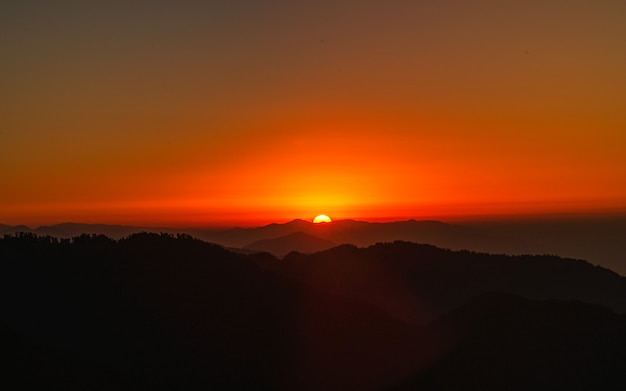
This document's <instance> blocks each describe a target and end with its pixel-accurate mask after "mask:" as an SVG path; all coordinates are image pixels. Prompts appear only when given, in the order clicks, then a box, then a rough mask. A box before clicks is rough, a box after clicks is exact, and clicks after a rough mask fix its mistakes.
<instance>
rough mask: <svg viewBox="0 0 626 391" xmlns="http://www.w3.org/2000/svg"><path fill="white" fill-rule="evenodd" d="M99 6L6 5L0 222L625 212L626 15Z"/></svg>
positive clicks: (564, 7)
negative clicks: (625, 104)
mask: <svg viewBox="0 0 626 391" xmlns="http://www.w3.org/2000/svg"><path fill="white" fill-rule="evenodd" d="M86 3H88V2H75V3H74V4H72V2H64V3H63V4H60V5H59V4H56V5H52V4H50V3H49V2H15V4H13V5H3V6H2V8H3V9H2V12H0V14H1V16H0V50H2V53H3V59H4V60H3V61H2V62H0V85H1V86H2V88H0V183H1V192H0V223H4V224H30V225H39V224H52V223H59V222H64V221H77V222H102V223H123V224H148V225H179V226H182V225H206V226H210V225H253V224H264V223H270V222H273V221H285V220H289V219H292V218H312V217H313V216H315V215H316V214H319V213H325V214H328V215H330V216H331V217H333V218H357V219H358V218H363V219H366V218H367V219H392V218H393V219H395V218H431V217H436V218H441V219H446V218H448V219H452V218H463V216H465V217H470V216H500V215H519V214H544V213H595V212H602V213H624V211H626V157H625V156H626V155H625V154H624V152H623V150H624V146H626V110H624V107H623V106H624V102H626V73H624V69H626V40H625V39H624V37H626V3H621V2H615V1H596V2H588V1H573V0H572V1H565V0H563V1H550V2H528V1H512V2H506V5H504V4H503V3H504V2H500V1H476V2H464V1H463V2H461V1H442V2H437V4H436V5H435V4H430V5H426V4H425V3H426V2H408V1H388V2H379V1H362V2H353V1H320V2H314V3H311V4H310V5H303V4H293V3H294V2H287V1H268V2H265V3H264V4H263V5H261V4H249V3H250V2H237V1H229V2H226V1H224V2H220V1H217V2H211V4H185V5H181V4H179V3H177V2H159V4H158V5H155V4H153V3H154V2H148V1H138V2H107V4H97V5H96V4H86ZM547 3H549V4H547Z"/></svg>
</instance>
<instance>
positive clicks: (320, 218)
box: [313, 215, 332, 224]
mask: <svg viewBox="0 0 626 391" xmlns="http://www.w3.org/2000/svg"><path fill="white" fill-rule="evenodd" d="M331 221H332V220H331V219H330V217H328V216H326V215H318V216H315V218H314V219H313V222H314V223H315V224H317V223H330V222H331Z"/></svg>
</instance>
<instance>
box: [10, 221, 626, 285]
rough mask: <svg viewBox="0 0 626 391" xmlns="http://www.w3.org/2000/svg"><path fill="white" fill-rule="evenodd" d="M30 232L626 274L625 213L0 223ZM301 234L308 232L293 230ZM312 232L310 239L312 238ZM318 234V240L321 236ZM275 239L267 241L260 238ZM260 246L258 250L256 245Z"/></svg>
mask: <svg viewBox="0 0 626 391" xmlns="http://www.w3.org/2000/svg"><path fill="white" fill-rule="evenodd" d="M15 232H33V233H36V234H39V235H50V236H54V237H59V238H70V237H73V236H77V235H80V234H82V233H88V234H104V235H107V236H108V237H111V238H114V239H120V238H123V237H126V236H128V235H130V234H133V233H138V232H155V233H161V232H163V233H173V234H175V233H186V234H190V235H192V236H194V237H196V238H199V239H202V240H205V241H208V242H212V243H217V244H220V245H223V246H225V247H228V248H244V247H245V248H247V249H249V250H250V249H253V250H254V251H257V250H259V251H268V252H270V253H273V254H274V255H276V256H279V257H280V256H284V255H285V254H288V253H289V252H291V251H298V252H305V253H307V252H312V251H319V250H323V249H325V248H324V247H325V246H326V245H325V244H322V243H323V240H325V241H329V242H328V243H327V244H328V245H330V242H332V243H334V244H353V245H356V246H360V247H363V246H370V245H373V244H376V243H378V242H392V241H394V240H404V241H411V242H417V243H426V244H432V245H435V246H438V247H442V248H448V249H453V250H462V249H466V250H471V251H480V252H488V253H503V254H518V255H521V254H535V255H542V254H552V255H558V256H563V257H569V258H577V259H585V260H588V261H590V262H592V263H594V264H598V265H602V266H604V267H607V268H609V269H611V270H614V271H616V272H618V273H620V274H622V275H626V218H612V219H609V218H606V219H600V218H594V219H582V218H581V219H573V218H569V219H565V218H563V219H552V220H536V221H521V220H520V221H491V222H474V223H464V224H450V223H444V222H439V221H417V220H407V221H396V222H385V223H372V222H365V221H356V220H338V221H334V222H332V223H321V224H313V223H311V222H309V221H305V220H300V219H296V220H292V221H290V222H287V223H284V224H269V225H266V226H262V227H253V228H228V229H200V228H189V229H181V228H167V227H161V228H155V227H133V226H122V225H104V224H76V223H64V224H57V225H52V226H42V227H38V228H35V229H31V228H29V227H27V226H23V225H22V226H8V225H2V224H0V235H2V234H13V233H15ZM295 233H302V234H306V235H309V236H307V237H308V239H307V240H304V239H303V238H304V236H302V235H300V236H298V235H295V236H289V235H292V234H295ZM311 236H313V237H315V238H311ZM320 239H321V240H320ZM267 240H273V241H274V242H273V244H271V242H261V243H259V241H267ZM259 245H261V247H258V246H259Z"/></svg>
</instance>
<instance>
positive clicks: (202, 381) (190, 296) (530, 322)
mask: <svg viewBox="0 0 626 391" xmlns="http://www.w3.org/2000/svg"><path fill="white" fill-rule="evenodd" d="M0 267H1V273H0V305H1V308H2V309H3V311H2V313H1V314H0V343H1V344H2V347H3V349H2V353H1V354H2V358H3V359H4V360H3V361H4V362H8V363H9V364H8V365H5V366H4V367H2V373H1V374H2V378H3V379H4V381H6V382H9V381H11V380H13V381H19V383H18V384H21V385H22V386H23V387H22V388H23V389H26V388H33V387H35V388H43V387H45V388H51V389H81V390H82V389H137V388H151V389H191V388H201V389H255V390H259V389H267V390H320V389H324V390H344V389H351V390H352V389H354V390H382V389H393V388H394V387H400V389H433V388H442V387H443V388H455V387H456V389H461V388H463V389H467V388H472V387H473V388H474V389H486V388H489V387H491V389H516V385H517V384H518V382H516V381H513V380H506V379H510V378H512V379H515V378H520V379H523V381H522V382H521V383H519V384H522V385H528V386H529V387H530V386H532V387H531V388H535V389H536V388H542V387H543V388H546V389H547V388H548V387H549V386H550V385H553V384H557V385H562V384H585V385H607V384H616V383H617V382H619V381H620V379H621V378H622V377H621V375H620V376H618V375H617V373H621V372H623V371H624V370H626V365H625V364H624V355H623V353H622V352H624V351H626V343H625V341H624V335H626V332H625V330H626V329H625V325H626V322H625V321H624V319H623V316H622V315H618V314H616V313H615V312H613V311H612V310H611V309H609V307H610V308H612V309H613V310H620V311H621V310H623V309H624V308H623V304H624V299H625V297H626V294H625V292H626V284H625V283H624V278H622V277H620V276H618V275H616V274H614V273H612V272H610V271H608V270H605V269H602V268H597V267H594V266H591V265H589V264H587V263H586V262H583V261H574V260H564V259H560V258H555V257H504V256H491V255H486V254H476V253H470V252H452V251H446V250H441V249H437V248H435V247H432V246H422V245H416V244H411V243H403V242H398V243H393V244H384V245H377V246H373V247H370V248H366V249H358V248H355V247H352V246H340V247H337V248H334V249H331V250H328V251H325V252H321V253H317V254H312V255H302V254H291V255H289V256H288V257H286V258H285V259H283V260H279V259H277V258H275V257H273V256H271V255H269V254H255V255H241V254H235V253H232V252H229V251H227V250H225V249H224V248H222V247H220V246H216V245H212V244H209V243H205V242H202V241H199V240H195V239H192V238H191V237H189V236H185V235H182V236H178V237H172V236H169V235H155V234H137V235H133V236H130V237H129V238H126V239H121V240H119V241H114V240H111V239H108V238H106V237H104V236H86V235H84V236H81V237H77V238H74V239H72V240H57V239H53V238H50V237H36V236H33V235H18V236H17V237H5V238H4V239H1V240H0ZM487 291H500V292H509V293H510V294H495V295H494V294H489V293H485V292H487ZM511 294H514V295H511ZM520 296H524V297H526V298H521V297H520ZM528 298H533V300H530V299H528ZM543 298H551V299H553V300H551V301H541V300H539V299H543ZM555 299H558V300H555ZM573 299H575V300H577V301H576V302H572V300H573ZM587 303H595V304H587ZM600 305H602V306H600ZM424 314H427V315H424ZM420 322H421V324H420ZM590 357H593V361H592V359H591V358H590ZM506 363H509V364H506ZM591 364H593V365H591ZM494 368H496V374H495V375H490V373H491V371H492V370H494ZM538 368H541V370H539V369H538ZM568 368H572V369H573V370H574V371H575V372H574V374H573V375H572V376H573V377H572V376H570V377H568V376H569V375H567V374H566V373H567V371H566V369H568ZM555 373H556V374H558V377H557V378H558V379H561V380H559V383H555V382H554V377H553V376H551V374H555ZM576 376H578V377H576ZM579 377H582V378H584V379H585V383H583V382H582V381H581V380H580V378H579ZM498 385H499V387H498ZM440 386H441V387H440ZM424 387H425V388H424ZM523 388H524V387H522V389H523ZM525 388H526V389H528V387H525ZM574 388H575V387H574ZM518 389H519V387H518Z"/></svg>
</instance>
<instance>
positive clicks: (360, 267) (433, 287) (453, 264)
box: [282, 242, 626, 323]
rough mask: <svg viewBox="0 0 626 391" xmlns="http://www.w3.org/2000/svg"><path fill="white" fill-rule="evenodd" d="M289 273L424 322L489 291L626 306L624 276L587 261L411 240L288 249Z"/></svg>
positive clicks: (285, 266)
mask: <svg viewBox="0 0 626 391" xmlns="http://www.w3.org/2000/svg"><path fill="white" fill-rule="evenodd" d="M282 265H283V268H282V271H283V272H284V273H285V274H287V275H288V276H289V277H290V278H292V279H295V280H298V281H301V282H302V283H305V284H309V285H312V286H315V287H317V288H318V289H321V290H325V291H328V292H333V293H335V294H337V295H341V296H346V297H354V298H357V299H359V300H362V301H366V302H368V303H371V304H373V305H375V306H377V307H379V308H381V309H384V310H385V311H387V312H389V313H390V314H393V315H394V316H396V317H398V318H400V319H403V320H405V321H409V322H417V323H425V322H428V321H430V320H432V319H433V318H434V317H436V316H438V315H439V314H441V313H443V312H445V311H448V310H450V309H452V308H454V307H456V306H458V305H460V304H462V303H463V302H465V301H467V300H469V299H471V298H473V297H476V296H478V295H480V294H482V293H484V292H488V291H501V292H509V293H513V294H518V295H522V296H524V297H528V298H537V299H563V300H573V299H576V300H581V301H585V302H589V303H597V304H601V305H605V306H608V307H610V308H613V309H615V310H617V311H626V278H625V277H621V276H619V275H618V274H616V273H614V272H612V271H610V270H607V269H604V268H601V267H598V266H593V265H591V264H589V263H588V262H585V261H580V260H573V259H562V258H559V257H554V256H530V255H527V256H507V255H490V254H484V253H475V252H469V251H451V250H444V249H440V248H437V247H434V246H430V245H422V244H415V243H409V242H394V243H385V244H380V243H379V244H377V245H375V246H371V247H368V248H357V247H355V246H350V245H343V246H339V247H336V248H333V249H330V250H327V251H323V252H320V253H316V254H311V255H305V254H296V253H293V254H289V255H288V256H286V257H285V258H284V259H283V262H282Z"/></svg>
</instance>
